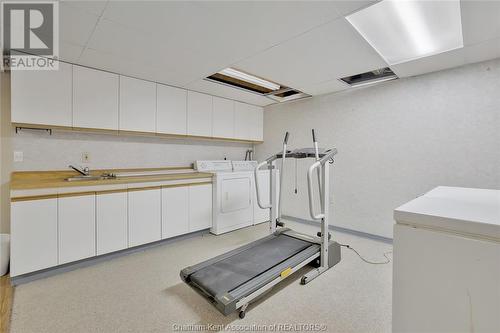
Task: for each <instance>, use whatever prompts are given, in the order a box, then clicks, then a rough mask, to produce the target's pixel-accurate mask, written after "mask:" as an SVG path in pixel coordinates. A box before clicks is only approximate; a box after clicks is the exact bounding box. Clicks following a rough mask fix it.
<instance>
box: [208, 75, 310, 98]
mask: <svg viewBox="0 0 500 333" xmlns="http://www.w3.org/2000/svg"><path fill="white" fill-rule="evenodd" d="M205 80H208V81H212V82H215V83H220V84H223V85H226V86H229V87H233V88H237V89H241V90H246V91H249V92H252V93H255V94H259V95H261V96H265V97H268V98H270V99H272V100H274V101H277V102H287V101H290V100H294V99H300V98H304V97H309V95H307V94H304V93H303V92H301V91H298V90H296V89H293V88H289V87H286V86H283V85H281V84H278V83H275V82H272V81H269V80H266V79H263V78H260V77H258V76H255V75H252V74H249V73H245V72H243V71H240V70H238V69H235V68H231V67H229V68H226V69H223V70H221V71H220V72H217V73H215V74H213V75H210V76H209V77H207V78H205Z"/></svg>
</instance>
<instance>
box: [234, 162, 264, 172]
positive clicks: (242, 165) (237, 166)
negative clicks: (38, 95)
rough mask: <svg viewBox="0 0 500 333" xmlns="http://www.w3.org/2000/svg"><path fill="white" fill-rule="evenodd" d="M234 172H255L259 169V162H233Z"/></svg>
mask: <svg viewBox="0 0 500 333" xmlns="http://www.w3.org/2000/svg"><path fill="white" fill-rule="evenodd" d="M232 163H233V171H253V170H255V168H256V167H257V164H258V163H257V161H232Z"/></svg>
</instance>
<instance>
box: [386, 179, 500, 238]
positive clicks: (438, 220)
mask: <svg viewBox="0 0 500 333" xmlns="http://www.w3.org/2000/svg"><path fill="white" fill-rule="evenodd" d="M394 219H395V220H396V222H397V223H400V224H407V225H412V226H415V227H426V228H432V229H437V230H446V231H450V232H455V233H459V234H468V235H473V236H476V237H481V238H487V239H491V240H495V241H500V190H491V189H477V188H463V187H448V186H439V187H436V188H435V189H433V190H431V191H429V192H427V193H426V194H424V195H422V196H420V197H418V198H416V199H414V200H411V201H410V202H408V203H406V204H404V205H402V206H400V207H398V208H396V209H395V210H394Z"/></svg>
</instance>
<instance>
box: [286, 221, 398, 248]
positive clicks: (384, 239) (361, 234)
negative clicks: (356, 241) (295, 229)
mask: <svg viewBox="0 0 500 333" xmlns="http://www.w3.org/2000/svg"><path fill="white" fill-rule="evenodd" d="M283 219H286V220H290V221H293V222H298V223H304V224H309V225H318V224H319V222H314V221H311V220H306V219H301V218H299V217H294V216H288V215H283ZM329 229H331V230H335V231H340V232H345V233H346V234H351V235H355V236H359V237H364V238H369V239H373V240H376V241H380V242H384V243H388V244H392V238H389V237H384V236H379V235H374V234H370V233H368V232H363V231H358V230H353V229H349V228H343V227H337V226H334V225H329Z"/></svg>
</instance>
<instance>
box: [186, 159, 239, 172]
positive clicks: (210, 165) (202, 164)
mask: <svg viewBox="0 0 500 333" xmlns="http://www.w3.org/2000/svg"><path fill="white" fill-rule="evenodd" d="M194 167H195V169H196V170H197V171H200V172H219V171H233V165H232V164H231V161H228V160H222V161H196V162H195V163H194Z"/></svg>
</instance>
